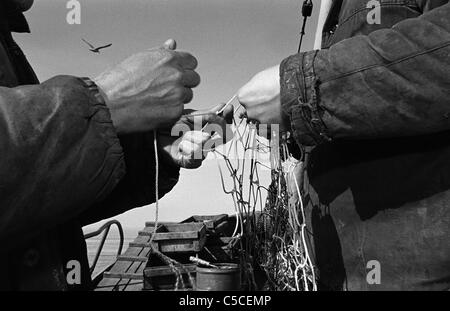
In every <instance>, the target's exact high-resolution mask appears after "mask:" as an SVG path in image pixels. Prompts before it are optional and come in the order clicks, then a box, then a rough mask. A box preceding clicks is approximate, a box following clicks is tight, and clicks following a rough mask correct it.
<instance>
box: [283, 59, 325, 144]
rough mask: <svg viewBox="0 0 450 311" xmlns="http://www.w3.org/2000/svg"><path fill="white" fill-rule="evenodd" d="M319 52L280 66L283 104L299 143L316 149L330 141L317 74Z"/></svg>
mask: <svg viewBox="0 0 450 311" xmlns="http://www.w3.org/2000/svg"><path fill="white" fill-rule="evenodd" d="M316 55H317V51H312V52H307V53H300V54H296V55H293V56H290V57H288V58H286V59H285V60H283V62H282V63H281V65H280V83H281V105H282V109H283V111H284V113H285V114H286V115H288V116H289V118H290V121H291V129H292V132H293V135H294V137H295V139H296V141H297V143H299V144H301V145H305V146H314V145H318V144H320V143H323V142H325V141H329V140H331V138H330V137H329V135H328V133H327V129H326V126H325V124H324V122H323V121H322V115H323V111H322V109H321V108H320V105H319V86H320V80H319V79H318V77H317V76H316V74H315V72H314V60H315V58H316Z"/></svg>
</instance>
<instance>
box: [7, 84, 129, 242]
mask: <svg viewBox="0 0 450 311" xmlns="http://www.w3.org/2000/svg"><path fill="white" fill-rule="evenodd" d="M0 150H1V157H0V240H1V241H4V240H7V239H9V238H10V237H11V236H23V235H25V233H27V234H28V233H33V232H36V231H39V230H43V229H46V228H48V227H50V226H54V225H57V224H61V223H63V222H65V221H67V220H69V219H71V218H74V217H75V216H76V215H78V214H80V213H81V212H82V210H83V209H84V208H86V207H88V206H90V205H92V204H93V203H94V202H97V201H101V200H103V199H104V198H106V197H107V195H108V194H109V193H110V192H111V191H112V190H113V188H114V187H116V186H117V184H118V183H119V181H120V180H121V179H122V177H123V176H124V174H125V162H124V155H123V152H122V147H121V145H120V142H119V139H118V137H117V135H116V132H115V129H114V127H113V125H112V122H111V118H110V114H109V110H108V109H107V107H106V106H105V103H104V101H103V100H102V98H101V96H99V93H98V92H96V90H95V85H93V84H89V82H88V80H83V79H80V78H75V77H69V76H59V77H55V78H53V79H50V80H48V81H46V82H44V83H42V84H40V85H30V86H20V87H15V88H6V87H0Z"/></svg>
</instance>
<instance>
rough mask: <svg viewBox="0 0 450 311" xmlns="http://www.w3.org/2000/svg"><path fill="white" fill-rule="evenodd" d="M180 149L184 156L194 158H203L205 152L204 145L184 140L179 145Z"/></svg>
mask: <svg viewBox="0 0 450 311" xmlns="http://www.w3.org/2000/svg"><path fill="white" fill-rule="evenodd" d="M179 151H180V153H181V154H182V156H183V157H184V158H188V159H193V160H203V159H204V158H205V154H204V153H203V148H202V145H199V144H195V143H192V142H189V141H187V140H183V141H182V142H181V143H180V145H179Z"/></svg>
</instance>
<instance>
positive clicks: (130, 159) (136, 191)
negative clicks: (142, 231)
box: [80, 132, 180, 226]
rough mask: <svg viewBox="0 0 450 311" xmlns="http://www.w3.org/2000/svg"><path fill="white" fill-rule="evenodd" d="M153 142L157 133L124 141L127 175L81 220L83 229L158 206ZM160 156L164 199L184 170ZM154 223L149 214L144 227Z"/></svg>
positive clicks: (85, 213)
mask: <svg viewBox="0 0 450 311" xmlns="http://www.w3.org/2000/svg"><path fill="white" fill-rule="evenodd" d="M153 138H154V136H153V132H149V133H141V134H132V135H126V136H121V137H120V143H121V145H122V147H123V149H124V154H125V163H126V167H127V173H126V175H125V176H124V178H123V179H122V180H121V181H120V183H119V185H118V186H117V187H116V188H115V189H114V190H113V192H112V193H111V194H110V195H109V196H108V197H107V198H106V199H105V200H102V201H101V202H98V203H96V204H95V205H94V206H92V207H91V208H89V209H88V210H86V211H85V212H84V213H83V214H82V215H81V216H80V222H81V224H82V225H83V226H85V225H89V224H92V223H95V222H98V221H101V220H103V219H105V218H109V217H114V216H116V215H118V214H121V213H124V212H126V211H128V210H130V209H132V208H135V207H142V206H145V205H148V204H151V203H154V202H155V198H156V197H155V194H156V191H155V190H156V187H155V174H156V171H155V170H156V162H155V150H154V147H153ZM160 153H161V152H158V158H159V180H158V189H159V192H158V196H159V198H162V197H163V196H164V195H165V194H166V193H168V192H169V191H170V190H172V188H173V187H174V186H175V185H176V183H177V182H178V179H179V172H180V168H179V167H178V166H175V165H173V164H171V163H168V161H167V160H166V159H165V157H164V156H163V155H162V154H160ZM149 211H150V210H149ZM149 213H150V212H149ZM151 219H153V215H152V214H149V218H148V219H143V220H142V224H143V225H144V222H145V221H146V220H151Z"/></svg>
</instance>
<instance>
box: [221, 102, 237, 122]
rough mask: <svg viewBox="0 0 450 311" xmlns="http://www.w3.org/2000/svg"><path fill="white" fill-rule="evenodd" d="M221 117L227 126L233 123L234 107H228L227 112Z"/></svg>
mask: <svg viewBox="0 0 450 311" xmlns="http://www.w3.org/2000/svg"><path fill="white" fill-rule="evenodd" d="M221 116H222V117H223V118H224V119H225V122H226V123H227V124H231V123H233V118H234V107H233V106H231V105H230V106H228V107H226V108H225V110H224V111H223V112H222V113H221Z"/></svg>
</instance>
